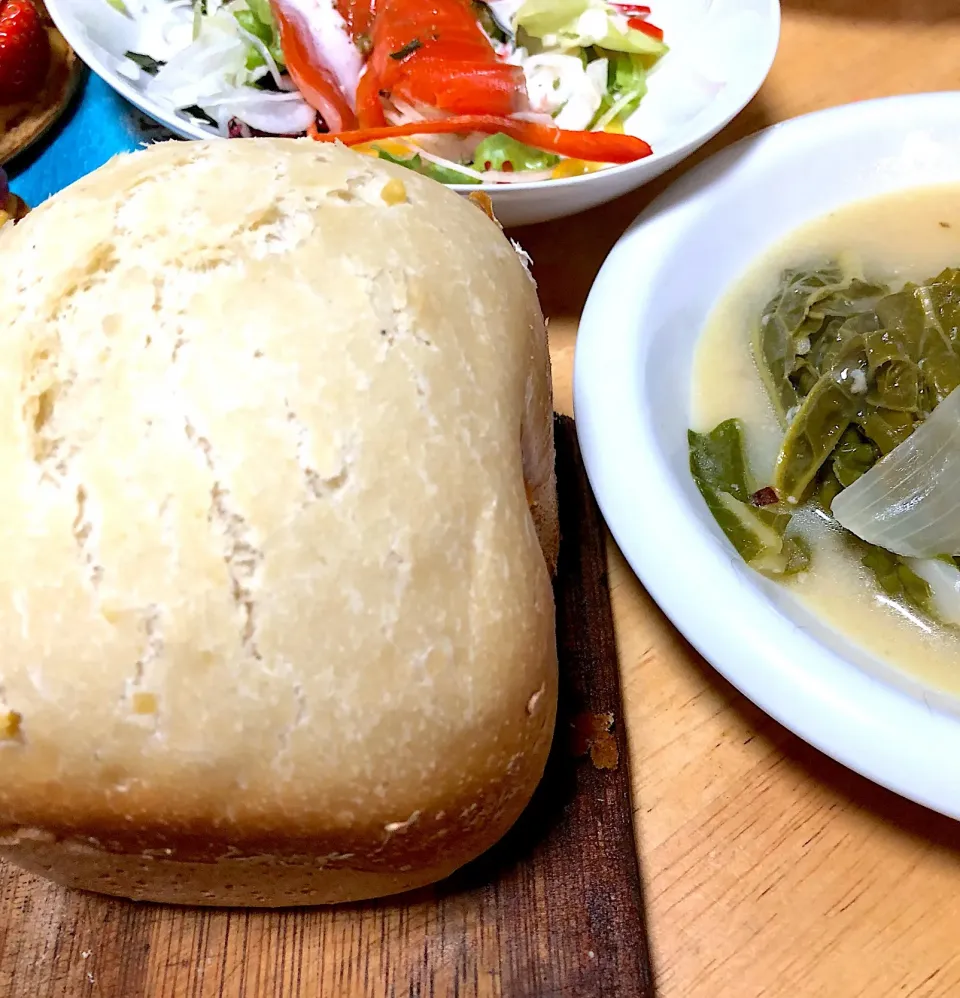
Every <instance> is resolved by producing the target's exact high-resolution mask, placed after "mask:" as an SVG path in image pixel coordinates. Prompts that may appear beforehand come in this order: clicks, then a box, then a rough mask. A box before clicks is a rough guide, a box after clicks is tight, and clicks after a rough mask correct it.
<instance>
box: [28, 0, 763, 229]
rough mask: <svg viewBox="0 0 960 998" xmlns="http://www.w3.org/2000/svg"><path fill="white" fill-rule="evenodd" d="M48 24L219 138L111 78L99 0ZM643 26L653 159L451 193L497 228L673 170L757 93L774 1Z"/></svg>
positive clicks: (107, 28) (715, 7)
mask: <svg viewBox="0 0 960 998" xmlns="http://www.w3.org/2000/svg"><path fill="white" fill-rule="evenodd" d="M46 2H47V7H48V9H49V11H50V16H51V17H52V18H53V20H54V21H55V22H56V25H57V27H58V28H59V29H60V31H61V33H62V34H63V36H64V37H65V38H66V39H67V41H68V42H69V43H70V44H71V45H72V46H73V48H74V50H75V51H76V52H77V54H78V55H79V56H80V58H81V59H83V61H84V62H85V63H87V65H88V66H90V68H91V69H92V70H93V71H94V72H95V73H97V74H98V75H99V76H101V77H103V79H104V80H105V81H106V82H107V83H108V84H109V85H110V86H111V87H113V89H114V90H116V91H117V92H118V93H119V94H121V95H122V96H123V97H125V98H126V99H127V100H128V101H130V102H131V103H132V104H135V105H136V106H137V107H138V108H140V110H141V111H143V112H144V113H145V114H147V115H149V116H150V117H151V118H154V119H155V120H156V121H159V122H160V123H162V124H163V125H165V126H166V127H167V128H169V129H170V130H171V131H173V132H174V133H176V134H177V135H180V136H183V137H184V138H192V139H208V138H216V137H218V133H217V131H216V129H214V128H212V127H210V126H207V125H204V124H200V123H197V122H194V121H191V120H190V119H189V118H187V117H186V116H185V115H183V114H182V113H180V112H178V111H176V110H174V109H173V108H172V107H170V106H164V105H162V104H160V103H158V102H157V101H155V100H152V99H150V98H148V97H147V96H146V95H145V93H144V92H143V88H144V85H145V82H146V80H147V79H148V77H146V76H144V77H142V78H141V79H140V80H139V81H131V80H129V79H127V78H126V77H125V76H123V75H121V74H120V73H118V72H117V67H118V66H119V65H120V63H121V61H123V54H124V52H126V51H127V50H128V49H131V48H135V45H136V35H135V32H133V31H132V26H131V22H130V21H129V19H126V18H124V17H122V16H121V15H120V14H118V13H117V12H116V11H114V10H113V9H112V8H111V7H110V6H109V5H108V4H107V0H46ZM651 6H652V7H653V13H652V14H651V19H652V20H653V21H654V22H655V23H656V24H658V25H659V26H660V27H662V28H663V29H664V36H665V39H666V41H667V43H668V44H669V45H670V52H668V53H667V55H666V56H665V57H664V58H663V60H662V61H661V63H660V65H659V66H658V67H657V69H656V70H655V71H654V72H653V73H652V74H651V76H650V81H649V86H650V90H649V93H648V94H647V96H646V97H645V98H644V100H643V102H642V104H641V109H642V115H643V117H642V122H643V137H644V138H645V139H647V141H649V142H650V144H651V145H652V146H653V148H654V154H653V155H652V156H649V157H647V158H646V159H643V160H639V161H638V162H636V163H629V164H626V165H624V166H618V167H612V168H610V169H606V170H602V171H599V172H597V173H593V174H588V175H586V176H583V177H571V178H569V179H566V180H549V181H538V182H534V183H525V184H511V185H509V186H506V185H502V184H500V185H495V184H483V185H478V186H475V187H459V188H458V189H460V190H463V191H475V190H484V191H486V192H487V193H488V194H490V196H491V197H492V198H493V201H494V207H495V210H496V212H497V216H498V217H499V218H500V220H501V222H503V224H504V225H511V226H512V225H525V224H529V223H532V222H543V221H546V220H548V219H551V218H561V217H563V216H565V215H572V214H574V213H576V212H578V211H583V210H584V209H586V208H591V207H593V206H595V205H598V204H603V203H604V202H606V201H610V200H612V199H613V198H615V197H619V196H620V195H621V194H625V193H626V192H627V191H631V190H633V189H634V188H637V187H640V186H642V185H643V184H646V183H648V182H649V181H651V180H653V179H654V178H655V177H658V176H659V175H660V174H661V173H663V172H664V171H665V170H668V169H670V167H672V166H675V165H676V164H677V163H679V162H680V161H681V160H682V159H684V158H686V157H687V156H689V155H690V153H692V152H693V151H694V150H696V149H698V148H699V147H700V146H701V145H703V143H704V142H706V141H707V140H708V139H710V138H712V137H713V136H714V135H716V134H717V132H719V131H720V129H721V128H723V127H724V125H726V124H727V123H728V122H730V121H731V120H732V119H733V118H734V117H736V115H737V114H739V113H740V111H741V110H742V109H743V108H744V107H745V106H746V104H747V103H748V102H749V101H750V100H751V99H752V98H753V96H754V95H755V94H756V92H757V91H758V90H759V89H760V84H761V83H763V81H764V79H765V78H766V75H767V73H768V72H769V71H770V66H771V64H772V63H773V58H774V55H775V54H776V50H777V44H778V41H779V37H780V4H779V2H778V0H653V2H652V4H651Z"/></svg>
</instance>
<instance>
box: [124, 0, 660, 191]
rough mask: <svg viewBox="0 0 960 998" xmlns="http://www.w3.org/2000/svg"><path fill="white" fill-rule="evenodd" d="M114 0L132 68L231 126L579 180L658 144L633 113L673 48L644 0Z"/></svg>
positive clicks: (155, 95)
mask: <svg viewBox="0 0 960 998" xmlns="http://www.w3.org/2000/svg"><path fill="white" fill-rule="evenodd" d="M104 3H105V4H109V7H108V8H107V10H108V13H106V14H105V15H104V16H105V17H107V16H109V17H123V18H125V19H127V25H126V27H127V28H128V29H129V30H128V31H127V35H126V37H128V38H130V39H131V48H130V50H129V51H127V52H126V56H125V59H124V60H123V63H122V65H121V66H120V67H119V69H120V71H121V72H122V73H123V74H124V75H126V76H127V77H129V78H130V79H132V80H134V81H140V82H144V77H146V80H145V87H144V93H145V95H146V96H148V97H149V98H151V99H153V100H156V101H158V102H160V103H164V104H166V105H168V106H172V107H174V108H176V109H178V110H180V111H181V112H183V113H185V114H187V115H188V116H191V117H193V118H194V119H199V120H201V121H203V122H205V123H206V124H207V125H209V126H211V127H212V128H214V129H216V131H217V132H219V134H220V135H222V136H224V137H229V138H242V137H248V136H252V135H284V136H303V135H309V136H311V137H312V138H314V139H316V140H317V141H341V142H343V143H345V144H347V145H350V146H353V147H355V148H356V149H358V150H359V151H361V152H365V153H368V154H370V155H374V156H378V157H381V158H384V159H389V160H391V161H393V162H396V163H400V164H402V165H403V166H406V167H408V168H410V169H412V170H416V171H417V172H419V173H423V174H426V175H427V176H430V177H432V178H433V179H435V180H439V181H440V182H442V183H456V184H479V183H484V182H486V183H491V182H493V183H517V182H523V181H534V180H547V179H551V178H559V177H570V176H576V175H578V174H582V173H587V172H592V171H593V170H596V169H600V168H602V167H603V166H605V165H609V164H614V163H628V162H632V161H634V160H637V159H641V158H643V157H645V156H648V155H650V153H651V152H652V150H651V148H650V146H649V145H648V144H647V143H646V142H644V141H643V140H642V138H640V137H639V136H638V135H637V134H635V132H636V129H635V128H634V127H633V126H632V123H633V120H634V118H635V113H636V111H637V108H638V106H639V104H640V101H641V100H642V99H643V97H644V95H645V94H646V88H647V75H648V73H649V72H650V71H651V69H653V67H654V66H655V65H656V64H657V62H658V61H659V60H660V59H661V58H662V57H663V55H664V53H665V52H666V51H667V48H666V45H665V43H664V39H663V32H662V31H661V30H660V29H659V28H658V27H657V26H656V24H655V23H653V22H652V21H651V20H650V8H649V7H646V6H642V5H639V4H633V3H620V2H608V0H488V2H485V3H483V2H480V0H104ZM111 8H112V12H110V9H111Z"/></svg>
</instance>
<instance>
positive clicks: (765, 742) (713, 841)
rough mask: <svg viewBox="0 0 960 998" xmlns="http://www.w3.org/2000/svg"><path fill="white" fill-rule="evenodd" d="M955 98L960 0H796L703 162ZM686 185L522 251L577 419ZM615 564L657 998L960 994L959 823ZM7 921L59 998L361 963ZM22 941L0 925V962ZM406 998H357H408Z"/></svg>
mask: <svg viewBox="0 0 960 998" xmlns="http://www.w3.org/2000/svg"><path fill="white" fill-rule="evenodd" d="M958 82H960V0H785V8H784V24H783V36H782V45H781V49H780V53H779V55H778V57H777V61H776V64H775V66H774V68H773V71H772V73H771V75H770V77H769V79H768V81H767V83H766V84H765V86H764V87H763V89H762V91H761V92H760V94H759V96H758V97H757V99H756V100H754V101H753V103H752V104H751V105H750V106H749V107H748V108H747V109H746V111H745V112H744V113H743V114H742V115H741V116H740V117H739V118H738V119H737V120H736V121H735V122H734V123H733V124H732V125H731V126H730V127H729V128H727V129H726V131H725V132H724V133H723V134H722V135H720V136H719V137H718V138H717V139H716V140H715V141H714V142H712V143H711V144H710V146H709V147H708V149H706V150H704V151H703V153H701V154H700V155H698V156H697V157H696V158H695V159H702V158H703V156H704V155H707V154H709V153H710V152H712V151H715V150H716V149H717V148H719V147H721V146H722V145H724V144H727V143H729V142H732V141H734V140H735V139H738V138H740V137H742V136H743V135H746V134H748V133H750V132H753V131H755V130H757V129H759V128H762V127H764V126H765V125H767V124H769V123H771V122H774V121H777V120H780V119H783V118H788V117H791V116H793V115H796V114H801V113H803V112H805V111H810V110H814V109H816V108H821V107H826V106H829V105H833V104H840V103H844V102H847V101H851V100H856V99H861V98H866V97H876V96H881V95H887V94H896V93H903V92H908V91H923V90H936V89H947V88H950V87H954V86H956V85H957V84H958ZM958 127H960V122H958ZM688 166H689V164H685V166H684V168H687V167H688ZM674 176H675V174H674V175H672V176H668V177H666V178H664V179H663V180H662V181H661V182H658V183H657V184H655V185H653V187H651V188H649V189H647V190H644V191H641V192H638V193H637V194H635V195H633V196H631V197H627V198H624V199H622V200H621V201H619V202H616V203H615V204H612V205H608V206H606V207H604V208H601V209H598V210H596V211H593V212H591V213H588V214H584V215H581V216H579V217H576V218H573V219H568V220H565V221H561V222H558V223H554V224H552V225H547V226H542V227H539V228H532V229H529V230H524V231H520V232H518V233H516V235H517V236H518V238H519V239H520V240H521V242H522V243H523V244H524V245H525V246H526V248H527V249H528V250H529V251H530V252H531V253H532V255H533V257H534V259H535V261H536V267H537V276H538V279H539V281H540V290H541V296H542V300H543V305H544V309H545V311H546V313H547V314H548V315H549V316H550V318H551V321H552V327H551V328H552V342H553V357H554V365H555V378H556V394H557V405H558V408H559V409H560V410H561V411H566V412H569V411H570V388H571V380H572V362H573V346H574V340H575V336H576V326H577V319H578V316H579V314H580V311H581V308H582V306H583V302H584V299H585V297H586V294H587V291H588V289H589V287H590V284H591V282H592V281H593V278H594V276H595V274H596V272H597V270H598V268H599V266H600V264H601V262H602V260H603V258H604V256H605V255H606V253H607V252H608V251H609V249H610V247H611V246H612V245H613V243H614V242H615V241H616V239H617V237H618V236H619V235H620V233H621V232H622V231H623V229H624V228H625V227H626V225H627V224H628V223H629V221H630V220H632V219H633V217H634V216H635V215H636V214H637V212H638V211H639V210H640V209H641V208H642V207H643V206H644V205H645V204H646V202H647V201H648V200H649V199H650V198H651V197H652V196H653V195H654V194H656V193H657V192H659V191H660V190H662V189H663V187H664V186H665V185H666V184H667V183H668V182H669V181H670V180H671V179H673V177H674ZM610 556H611V566H610V567H611V571H610V579H611V585H612V590H613V600H614V610H615V614H616V622H617V627H618V641H619V648H620V656H621V666H622V670H623V679H624V687H625V705H626V714H627V727H628V733H629V737H630V743H631V751H632V772H633V778H634V785H635V805H636V812H637V828H638V835H639V847H640V857H641V863H642V867H643V872H644V875H645V881H646V894H647V907H648V920H649V927H650V934H651V937H652V943H653V949H654V958H655V969H656V972H657V976H658V980H659V992H660V995H661V998H814V996H818V998H819V996H822V998H857V996H866V998H887V996H890V998H893V996H899V998H906V996H914V998H934V996H938V995H944V996H947V995H954V996H955V995H957V994H960V946H958V945H957V942H956V939H957V935H958V931H960V824H954V823H953V822H950V821H947V820H946V819H942V818H939V817H938V816H936V815H933V814H931V813H928V812H926V811H924V810H922V809H921V808H919V807H915V806H913V805H911V804H909V803H907V802H905V801H903V800H900V799H899V798H896V797H894V796H893V795H891V794H889V793H887V792H885V791H882V790H880V789H878V788H877V787H874V786H873V785H871V784H869V783H867V782H866V781H864V780H862V779H860V778H859V777H857V776H855V775H853V774H851V773H849V772H847V771H845V770H844V769H842V768H841V767H840V766H838V765H836V764H835V763H833V762H831V761H830V760H828V759H826V758H825V757H824V756H822V755H820V754H819V753H817V752H816V751H814V750H812V749H810V748H808V747H807V746H805V745H804V744H803V743H802V742H800V741H799V740H797V739H796V738H794V737H793V736H792V735H790V734H789V733H787V732H786V731H784V730H783V729H782V728H780V727H779V726H778V725H776V724H775V723H773V722H772V721H770V720H768V719H767V718H766V717H764V715H762V714H761V713H760V712H759V711H758V710H757V709H755V708H754V707H753V706H752V705H751V704H750V703H748V702H747V701H746V700H744V699H743V697H741V696H740V695H739V694H737V693H736V692H735V691H734V690H733V689H732V688H731V687H730V686H729V685H728V684H727V683H726V682H724V680H722V679H721V678H720V677H719V676H718V675H717V674H716V673H714V672H713V671H712V670H711V669H710V668H709V666H707V665H706V664H705V663H704V662H703V661H702V660H701V659H700V658H699V657H698V656H697V655H696V654H695V653H694V652H693V651H692V650H691V649H690V648H689V647H688V646H687V645H686V644H685V642H684V641H683V640H682V639H681V638H680V637H679V635H678V634H677V633H676V632H675V631H674V630H673V629H672V627H671V626H670V624H669V623H668V622H667V621H666V619H665V618H664V617H663V615H662V614H661V613H660V611H659V610H658V609H657V607H656V606H655V605H654V604H653V603H652V602H651V600H650V599H649V597H647V595H646V594H645V593H644V591H643V589H642V588H641V587H640V585H639V584H638V583H637V581H636V579H635V578H634V577H633V576H632V574H631V573H630V571H629V569H628V568H627V567H626V565H625V564H624V562H623V560H622V558H621V557H620V556H619V554H618V553H617V552H616V551H615V550H611V554H610ZM0 881H2V877H0ZM6 889H7V885H5V884H4V883H3V882H0V892H4V891H6ZM7 903H9V904H11V905H13V906H14V908H15V910H16V911H17V913H18V918H20V919H29V918H30V917H31V916H30V912H31V910H42V911H43V912H44V920H43V921H42V925H43V926H46V927H47V929H48V931H44V933H43V938H42V939H40V940H39V946H40V950H41V952H40V956H39V957H38V958H37V959H38V960H39V962H40V963H45V962H46V963H49V962H50V961H54V962H55V961H57V960H58V959H60V960H62V961H63V962H65V963H66V964H67V965H68V966H73V967H75V968H79V969H78V971H77V972H76V973H73V972H72V971H71V975H70V978H69V979H70V980H71V981H74V982H76V983H75V984H70V985H69V986H68V985H66V984H65V985H64V986H65V987H68V990H57V991H56V994H57V995H64V996H66V995H69V996H70V998H73V996H74V995H81V994H82V995H84V996H89V998H94V996H104V998H128V994H132V992H130V989H129V986H127V987H126V988H125V989H124V988H118V986H117V984H116V982H117V981H118V980H120V979H127V980H129V979H130V974H128V973H127V970H129V967H127V965H128V964H129V965H130V966H133V965H135V966H136V967H137V972H136V975H134V976H138V977H139V978H141V980H140V981H139V984H138V987H137V988H136V995H137V996H139V995H141V994H142V995H149V996H151V998H153V996H157V998H207V996H210V998H213V996H217V998H254V996H256V998H260V996H271V998H274V996H276V998H288V996H290V995H294V994H296V995H300V996H301V998H316V988H317V987H318V986H319V987H320V988H321V991H320V992H319V993H320V994H322V995H323V998H328V996H329V998H341V996H342V995H344V994H345V992H344V988H343V986H342V984H338V981H337V979H336V978H335V977H333V978H331V977H330V976H329V975H328V973H327V970H329V968H330V967H331V965H333V964H335V963H336V959H333V958H331V953H332V954H333V956H334V957H339V958H340V959H343V960H347V959H348V958H349V957H350V955H351V954H352V953H353V951H354V949H355V948H356V939H355V938H354V937H353V936H352V935H350V934H349V933H346V932H340V931H339V930H338V931H331V932H330V933H329V934H328V933H327V932H326V931H325V930H321V928H320V925H321V922H320V920H319V919H318V918H317V917H316V916H313V915H310V914H308V915H306V916H305V918H304V919H290V918H289V917H286V916H284V915H283V914H279V913H256V912H247V913H236V914H234V915H231V916H230V917H229V918H227V917H224V916H223V915H221V914H215V913H212V914H207V913H198V914H196V915H195V916H192V917H190V918H189V919H184V918H182V917H180V916H179V915H177V914H174V913H171V912H170V910H169V909H166V910H165V909H160V908H157V909H152V910H151V912H150V915H149V927H148V928H147V929H146V931H145V932H144V931H141V929H139V928H138V929H137V930H136V931H135V930H134V928H133V925H134V919H135V918H136V916H135V915H134V914H133V910H132V907H131V906H123V905H118V906H116V907H115V908H112V909H111V914H110V916H109V918H108V919H107V922H104V921H103V916H102V913H101V912H102V909H101V908H99V907H97V905H98V902H97V900H96V899H93V898H90V897H89V896H85V895H69V896H66V895H65V894H64V892H57V891H56V889H55V888H52V887H50V886H49V885H44V884H43V883H42V882H41V881H35V882H30V883H28V884H27V885H26V886H21V887H18V888H17V889H16V890H15V892H14V893H13V895H12V896H11V897H10V898H9V899H8V902H7ZM95 912H97V914H95ZM11 924H12V923H11ZM7 929H8V926H7V924H6V923H3V924H0V947H2V946H3V945H5V937H6V934H7ZM13 931H16V930H15V929H14V930H13ZM58 954H59V956H58ZM320 954H324V955H325V959H323V961H322V964H323V966H322V967H321V957H320ZM324 968H326V969H324ZM125 975H126V976H125ZM28 978H32V975H31V973H30V968H29V967H27V966H24V965H20V964H16V963H15V964H14V972H13V978H12V979H9V978H5V979H4V981H3V982H0V992H2V994H3V998H6V995H8V994H9V995H11V998H21V996H23V995H26V994H28V993H30V992H29V988H28V985H29V982H28ZM45 979H46V980H49V977H45ZM310 982H313V983H310ZM407 984H408V982H405V981H396V980H394V981H389V980H386V979H380V980H378V982H377V984H376V989H375V991H370V990H368V989H367V988H366V986H364V987H363V989H362V991H359V990H355V989H353V990H350V989H348V990H349V993H350V994H351V995H354V994H355V995H357V996H359V995H360V994H361V993H362V994H363V995H364V998H383V996H385V995H386V994H388V993H389V994H390V995H394V996H396V998H400V996H401V995H402V996H406V995H407V994H408V986H407ZM301 985H302V987H301ZM25 987H27V990H25ZM124 991H125V992H126V993H121V992H124ZM33 993H36V994H38V998H46V993H44V994H43V995H40V994H39V992H38V991H36V990H35V991H34V992H33ZM51 993H52V992H51ZM423 998H426V996H423ZM436 998H449V996H447V995H437V996H436ZM504 998H513V996H504ZM598 998H603V996H598Z"/></svg>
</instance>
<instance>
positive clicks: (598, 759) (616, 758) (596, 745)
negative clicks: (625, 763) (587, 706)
mask: <svg viewBox="0 0 960 998" xmlns="http://www.w3.org/2000/svg"><path fill="white" fill-rule="evenodd" d="M571 727H572V728H573V733H572V735H573V746H572V747H573V754H574V755H575V756H583V755H587V754H589V756H590V761H591V762H592V763H593V765H594V766H595V767H596V768H597V769H616V768H617V766H618V765H619V763H620V751H619V749H618V748H617V739H616V737H615V736H614V735H613V731H612V729H613V714H591V713H588V712H587V711H584V712H583V713H582V714H578V715H577V716H576V717H575V718H574V719H573V722H572V724H571Z"/></svg>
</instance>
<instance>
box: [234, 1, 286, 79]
mask: <svg viewBox="0 0 960 998" xmlns="http://www.w3.org/2000/svg"><path fill="white" fill-rule="evenodd" d="M233 16H234V17H235V18H236V19H237V23H238V24H239V25H240V27H241V28H243V30H244V31H246V32H247V33H248V34H251V35H253V36H254V37H255V38H259V39H260V41H261V42H263V44H264V45H266V47H267V50H268V51H269V53H270V55H272V56H273V61H274V62H275V63H276V64H277V68H278V69H279V70H280V71H281V72H283V70H284V69H285V68H286V64H285V63H284V61H283V49H282V48H281V47H280V33H279V31H278V30H277V25H276V22H275V21H274V19H273V12H272V11H271V10H270V4H269V3H268V2H267V0H247V7H246V9H245V10H243V9H241V10H234V12H233ZM265 65H266V59H264V57H263V55H261V53H260V52H259V50H258V49H256V48H255V47H254V46H253V45H251V46H250V47H249V48H248V50H247V69H249V70H254V69H258V68H260V67H261V66H265Z"/></svg>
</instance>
